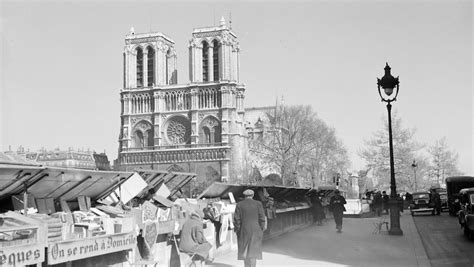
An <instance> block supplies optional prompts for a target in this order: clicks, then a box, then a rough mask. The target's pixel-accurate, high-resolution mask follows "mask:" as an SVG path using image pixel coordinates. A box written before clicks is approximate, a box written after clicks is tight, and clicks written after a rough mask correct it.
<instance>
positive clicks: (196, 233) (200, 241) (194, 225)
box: [179, 210, 213, 261]
mask: <svg viewBox="0 0 474 267" xmlns="http://www.w3.org/2000/svg"><path fill="white" fill-rule="evenodd" d="M203 215H204V214H203V213H202V212H201V211H200V210H199V211H198V210H196V211H193V212H192V213H191V215H190V217H189V218H188V219H187V220H186V222H185V223H184V225H183V228H182V229H181V235H180V241H179V250H181V251H183V252H186V253H196V255H199V256H201V257H202V258H203V259H204V260H206V261H213V258H212V253H210V252H211V248H212V245H211V244H210V243H209V242H207V240H206V238H205V237H204V230H203V226H202V225H203V222H202V219H201V218H202V216H203Z"/></svg>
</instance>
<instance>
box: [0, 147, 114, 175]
mask: <svg viewBox="0 0 474 267" xmlns="http://www.w3.org/2000/svg"><path fill="white" fill-rule="evenodd" d="M12 153H14V154H16V155H18V156H23V157H25V158H26V159H28V160H32V161H35V162H38V163H40V164H41V165H45V166H51V167H61V168H75V169H88V170H103V171H109V170H111V168H110V162H109V160H108V158H107V155H106V154H105V153H96V152H93V151H90V150H85V151H83V150H74V149H73V148H69V149H68V150H60V149H59V148H57V149H54V150H46V149H42V150H40V151H36V152H30V151H25V149H24V148H23V147H22V146H20V147H19V148H18V150H17V151H16V152H14V151H7V152H6V154H12Z"/></svg>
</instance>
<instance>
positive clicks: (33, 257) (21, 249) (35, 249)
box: [0, 244, 44, 266]
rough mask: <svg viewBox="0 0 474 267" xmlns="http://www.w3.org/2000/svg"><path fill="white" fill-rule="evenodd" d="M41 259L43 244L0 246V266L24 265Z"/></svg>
mask: <svg viewBox="0 0 474 267" xmlns="http://www.w3.org/2000/svg"><path fill="white" fill-rule="evenodd" d="M43 261H44V244H43V245H39V244H36V245H26V246H13V247H1V248H0V266H25V265H32V264H37V263H41V262H43Z"/></svg>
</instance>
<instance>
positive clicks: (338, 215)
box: [329, 189, 346, 233]
mask: <svg viewBox="0 0 474 267" xmlns="http://www.w3.org/2000/svg"><path fill="white" fill-rule="evenodd" d="M334 193H335V195H334V196H333V197H331V202H330V204H329V205H330V207H331V210H332V213H333V215H334V221H335V222H336V229H337V232H338V233H340V232H341V231H342V216H343V215H344V211H346V208H345V207H344V204H346V199H345V198H344V197H343V196H341V195H340V192H339V190H337V189H336V191H334Z"/></svg>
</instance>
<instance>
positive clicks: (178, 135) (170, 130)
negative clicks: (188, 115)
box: [166, 117, 191, 145]
mask: <svg viewBox="0 0 474 267" xmlns="http://www.w3.org/2000/svg"><path fill="white" fill-rule="evenodd" d="M166 135H167V137H168V140H169V141H170V142H171V143H172V144H176V145H178V144H186V143H187V142H188V141H189V139H190V136H191V127H190V124H189V121H188V120H187V119H185V118H183V117H175V118H172V119H171V120H170V121H169V123H168V127H167V129H166Z"/></svg>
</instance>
